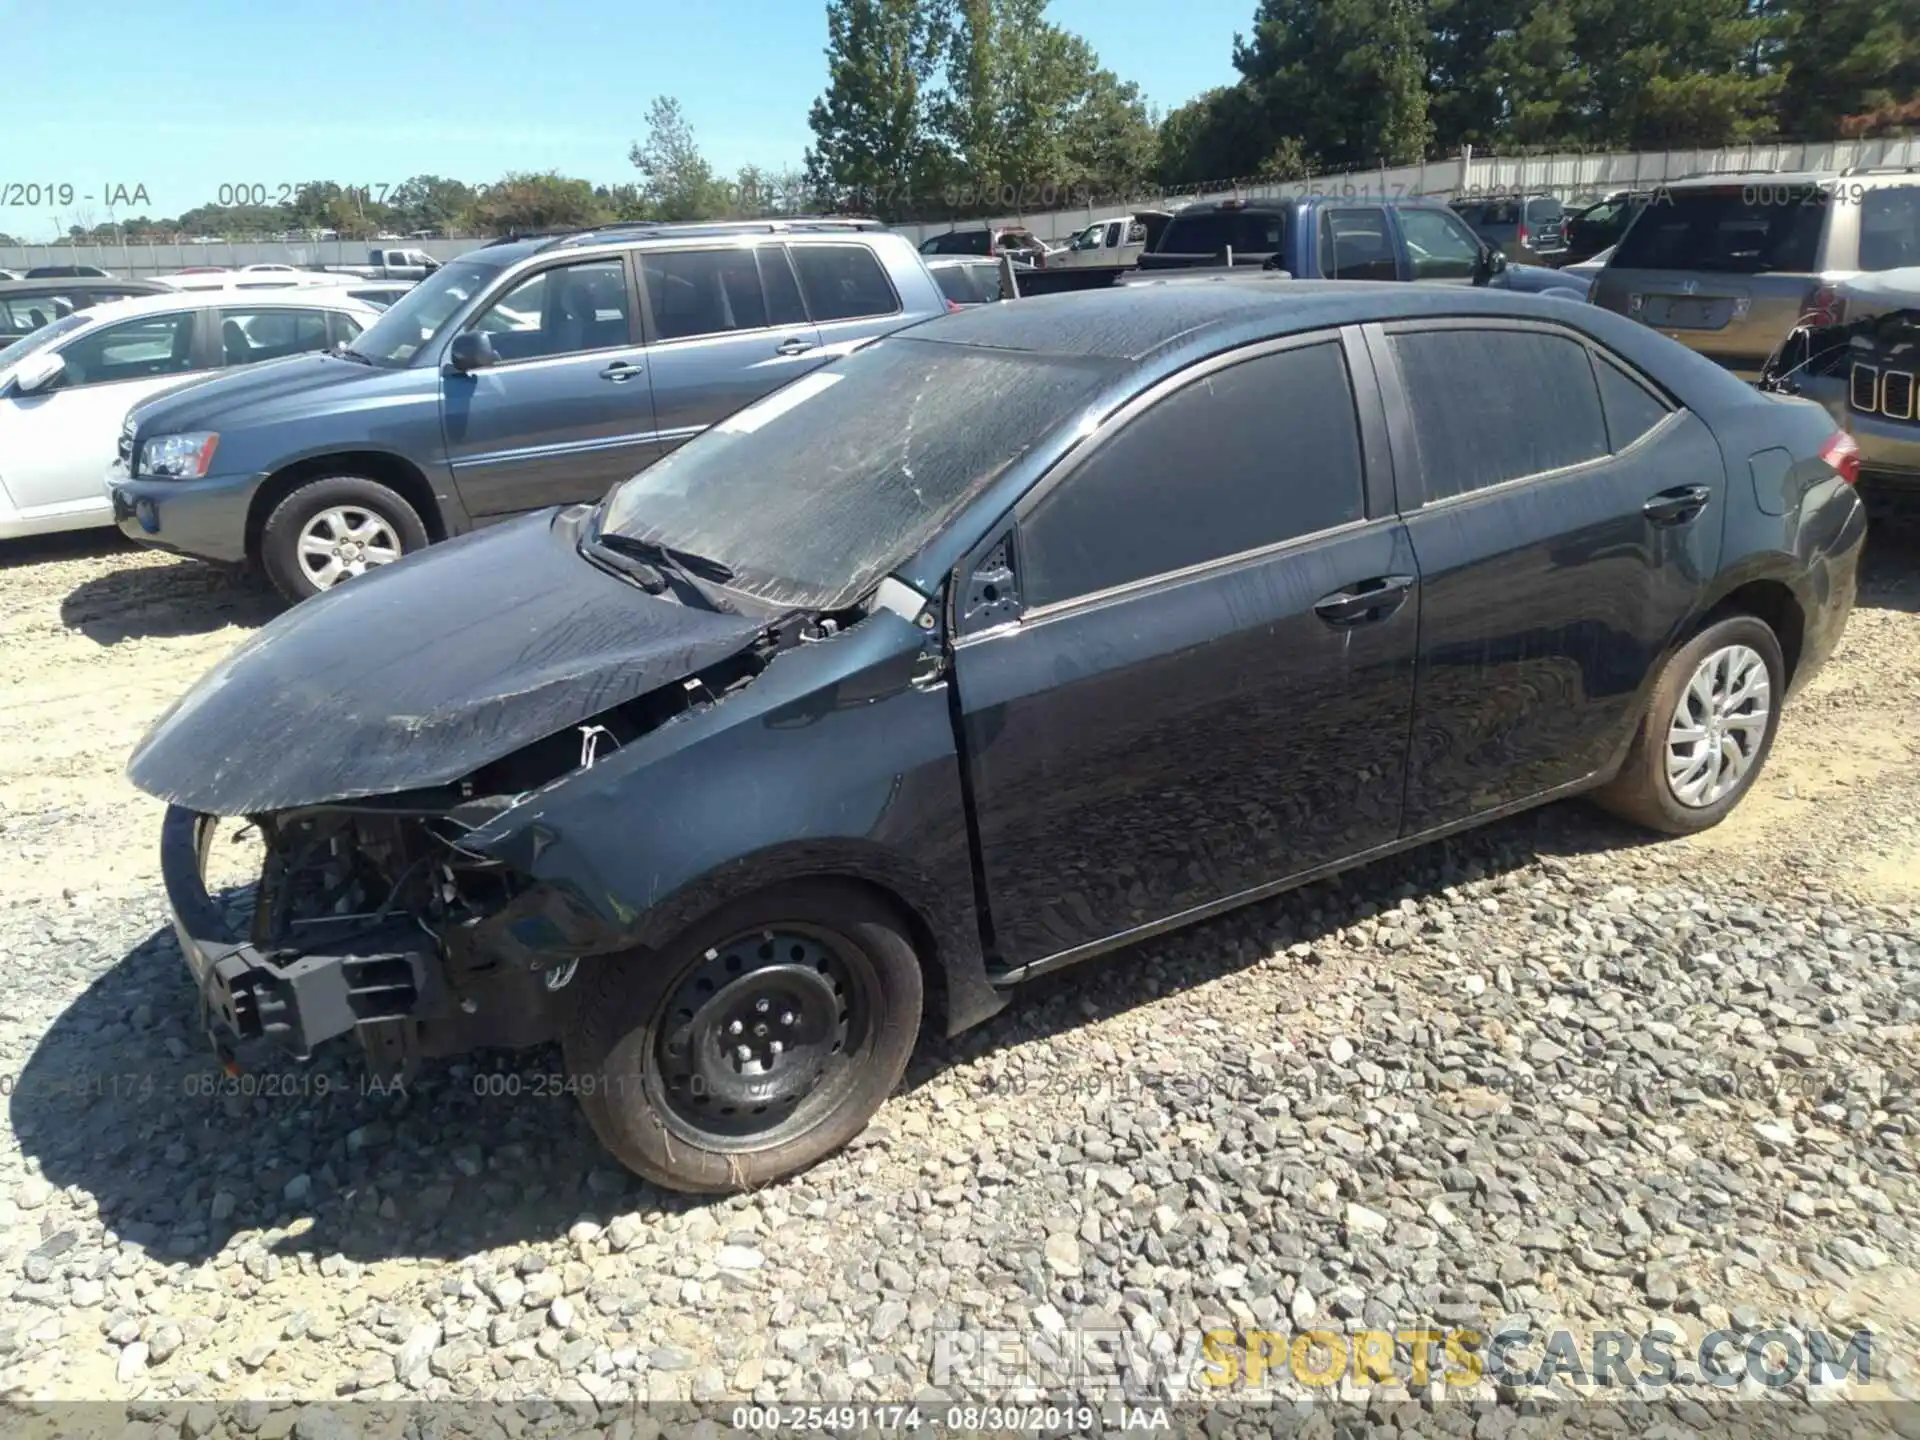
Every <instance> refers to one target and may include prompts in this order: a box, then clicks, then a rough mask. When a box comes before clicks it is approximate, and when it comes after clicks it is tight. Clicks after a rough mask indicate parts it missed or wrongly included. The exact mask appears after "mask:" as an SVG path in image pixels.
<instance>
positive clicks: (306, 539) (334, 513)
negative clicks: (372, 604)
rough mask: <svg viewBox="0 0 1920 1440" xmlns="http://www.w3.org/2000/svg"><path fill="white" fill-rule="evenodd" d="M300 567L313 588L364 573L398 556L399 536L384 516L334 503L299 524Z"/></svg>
mask: <svg viewBox="0 0 1920 1440" xmlns="http://www.w3.org/2000/svg"><path fill="white" fill-rule="evenodd" d="M295 553H296V554H297V555H298V556H299V559H300V569H301V571H302V572H303V573H304V574H305V576H306V578H307V579H308V581H309V582H311V583H312V585H313V588H314V589H316V590H330V589H332V588H333V587H334V586H335V585H338V584H339V583H340V582H341V581H342V580H346V579H349V578H351V577H352V576H355V575H364V574H366V573H367V571H368V570H370V569H372V568H373V567H374V566H376V565H391V564H392V563H393V562H394V561H396V560H398V559H399V558H400V556H401V553H402V552H401V545H400V536H399V534H398V533H397V532H396V531H395V530H394V528H393V526H392V524H390V523H389V522H388V521H387V520H386V518H385V517H384V516H382V515H380V514H379V513H378V512H377V511H374V510H369V509H367V508H366V507H365V506H362V505H334V506H331V507H329V508H328V509H325V510H322V511H320V512H319V513H318V514H316V515H315V516H314V517H313V518H312V519H311V520H309V521H307V523H306V524H305V525H303V526H301V527H300V536H299V539H298V541H297V542H296V544H295Z"/></svg>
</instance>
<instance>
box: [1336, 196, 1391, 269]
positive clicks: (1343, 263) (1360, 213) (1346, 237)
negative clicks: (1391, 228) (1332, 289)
mask: <svg viewBox="0 0 1920 1440" xmlns="http://www.w3.org/2000/svg"><path fill="white" fill-rule="evenodd" d="M1320 273H1321V274H1322V275H1324V276H1326V277H1327V279H1329V280H1398V279H1399V278H1400V271H1399V267H1398V266H1397V265H1396V264H1395V263H1394V258H1393V241H1392V240H1391V239H1389V238H1388V235H1387V212H1386V211H1384V210H1380V209H1359V210H1322V211H1321V212H1320Z"/></svg>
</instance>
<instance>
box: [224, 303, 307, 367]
mask: <svg viewBox="0 0 1920 1440" xmlns="http://www.w3.org/2000/svg"><path fill="white" fill-rule="evenodd" d="M326 348H327V315H326V312H325V311H324V310H291V309H286V308H283V307H279V306H275V307H273V308H272V309H268V308H267V307H265V306H262V307H260V308H258V309H248V308H247V307H246V306H244V305H241V306H233V307H230V308H227V309H223V310H222V311H221V312H220V353H221V364H223V365H253V364H257V363H258V362H260V361H262V360H284V359H285V358H286V357H287V356H289V355H303V354H305V353H306V352H307V351H309V350H324V349H326Z"/></svg>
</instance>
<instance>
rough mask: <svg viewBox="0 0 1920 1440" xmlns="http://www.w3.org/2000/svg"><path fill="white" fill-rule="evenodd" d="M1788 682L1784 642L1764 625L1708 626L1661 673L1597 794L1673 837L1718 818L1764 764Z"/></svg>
mask: <svg viewBox="0 0 1920 1440" xmlns="http://www.w3.org/2000/svg"><path fill="white" fill-rule="evenodd" d="M1785 690H1786V664H1785V662H1784V660H1783V659H1782V658H1781V654H1780V642H1779V641H1778V640H1776V639H1775V638H1774V634H1773V631H1772V630H1770V629H1769V628H1768V627H1767V626H1766V625H1765V624H1764V623H1762V622H1761V621H1759V620H1757V619H1755V618H1754V617H1753V616H1751V615H1735V616H1730V617H1729V618H1727V619H1725V620H1721V621H1719V622H1718V623H1716V624H1713V625H1709V626H1708V627H1707V628H1706V629H1704V630H1702V631H1701V632H1700V633H1699V634H1698V635H1696V636H1694V637H1693V639H1692V640H1690V641H1688V642H1687V643H1686V644H1685V645H1683V646H1681V647H1680V649H1679V651H1678V652H1677V653H1676V654H1675V655H1674V656H1673V657H1672V658H1671V659H1670V660H1668V662H1667V664H1666V667H1665V668H1664V669H1663V670H1662V671H1661V672H1660V679H1659V681H1658V682H1657V683H1656V684H1655V686H1654V688H1653V697H1652V700H1651V701H1650V703H1649V704H1648V706H1647V714H1646V717H1645V719H1643V720H1642V721H1641V725H1640V732H1639V734H1637V735H1636V736H1635V737H1634V741H1633V748H1632V749H1631V750H1630V751H1629V752H1628V754H1627V758H1626V762H1625V763H1624V764H1622V765H1621V767H1620V773H1619V774H1618V775H1617V776H1615V777H1614V779H1613V780H1612V781H1610V782H1609V783H1608V784H1607V785H1606V786H1605V787H1603V788H1602V789H1601V790H1600V791H1598V792H1597V793H1596V795H1595V797H1594V798H1595V799H1596V800H1598V801H1599V802H1600V803H1601V804H1602V805H1604V806H1606V807H1607V808H1608V809H1609V810H1612V811H1614V812H1615V813H1616V814H1619V815H1621V816H1624V817H1625V818H1626V819H1629V820H1634V821H1637V822H1638V823H1640V824H1642V825H1645V826H1647V827H1648V828H1650V829H1653V830H1660V831H1664V832H1666V833H1667V834H1669V835H1686V834H1691V833H1693V832H1694V831H1697V830H1705V829H1708V828H1709V827H1711V826H1714V825H1717V824H1719V823H1720V821H1721V820H1723V819H1724V818H1725V817H1726V815H1727V812H1728V811H1730V810H1732V809H1733V807H1734V806H1735V805H1737V804H1739V803H1740V797H1741V796H1742V795H1745V794H1746V793H1747V790H1748V788H1749V787H1750V786H1751V785H1752V784H1753V782H1754V780H1755V779H1756V778H1757V777H1758V776H1759V774H1760V768H1761V766H1762V765H1764V764H1765V763H1766V758H1767V752H1768V751H1769V750H1771V749H1772V748H1773V735H1774V731H1775V729H1776V728H1778V726H1779V723H1780V699H1781V697H1782V695H1784V693H1785Z"/></svg>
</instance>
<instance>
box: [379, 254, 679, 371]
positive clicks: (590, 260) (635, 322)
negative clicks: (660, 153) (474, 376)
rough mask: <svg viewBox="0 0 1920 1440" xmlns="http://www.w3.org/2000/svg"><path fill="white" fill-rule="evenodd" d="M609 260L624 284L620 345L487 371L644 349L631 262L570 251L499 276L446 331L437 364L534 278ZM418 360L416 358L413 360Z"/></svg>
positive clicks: (518, 361) (504, 363) (496, 366)
mask: <svg viewBox="0 0 1920 1440" xmlns="http://www.w3.org/2000/svg"><path fill="white" fill-rule="evenodd" d="M543 259H544V257H543ZM610 260H611V261H614V262H616V263H619V264H621V267H622V273H623V274H624V276H625V278H626V282H627V338H626V339H625V340H624V341H623V342H621V343H620V344H618V345H602V346H600V347H599V348H597V349H593V350H569V351H568V352H567V353H566V354H564V355H529V356H527V357H526V358H524V359H515V360H507V359H502V360H499V361H497V362H495V363H494V364H493V365H491V366H489V367H488V369H489V370H491V371H500V370H525V369H527V368H529V367H530V366H534V365H557V364H560V363H562V362H564V361H567V360H578V359H580V358H581V357H582V356H586V355H611V354H613V353H615V352H616V351H620V350H632V349H635V348H636V347H638V346H640V345H643V344H644V343H645V341H644V340H642V339H641V330H640V324H639V316H640V310H639V306H638V304H637V303H636V302H637V300H638V298H639V297H638V296H637V295H636V294H635V293H634V282H635V280H636V279H637V278H638V277H637V276H636V275H635V274H634V267H633V263H632V261H631V260H630V259H628V258H627V257H626V256H624V255H623V254H622V253H621V252H620V251H617V250H613V251H607V252H604V253H602V254H598V255H594V254H587V255H582V254H580V253H578V252H577V251H573V252H568V253H567V254H565V255H564V256H557V257H555V258H554V259H552V260H546V261H545V263H535V264H531V265H527V266H525V267H524V268H520V269H513V270H508V271H507V272H506V273H504V274H503V275H501V276H500V278H499V279H498V280H496V281H495V282H494V284H493V286H492V287H491V288H489V289H487V290H485V291H483V292H482V293H481V296H480V298H479V299H478V300H476V301H472V302H470V303H469V304H468V306H467V310H466V313H465V314H464V315H462V316H460V318H459V320H458V322H457V323H456V324H454V325H452V326H451V327H449V328H448V329H447V331H446V339H445V340H444V341H443V342H442V344H441V347H440V362H439V363H440V364H441V365H442V366H445V364H446V362H447V354H448V352H449V351H451V350H452V349H453V341H454V337H455V336H457V335H464V334H465V333H466V332H467V331H469V330H471V329H472V328H473V327H474V326H475V325H477V324H479V323H480V321H481V319H482V318H483V317H484V316H485V315H486V314H487V312H488V311H490V310H492V309H493V307H494V306H495V305H498V304H499V303H500V302H501V301H502V300H504V299H506V297H507V296H509V295H511V294H512V293H513V292H514V291H515V290H518V289H519V288H520V287H521V286H522V285H524V284H526V283H527V281H529V280H531V279H533V278H534V276H536V275H544V274H546V273H547V272H548V271H551V270H565V269H568V268H569V267H571V266H575V265H604V264H606V263H607V262H608V261H610ZM426 348H427V346H426V345H422V346H421V347H420V349H421V350H425V349H426ZM418 358H419V357H418V355H417V354H416V356H415V359H418ZM409 364H411V362H409Z"/></svg>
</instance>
